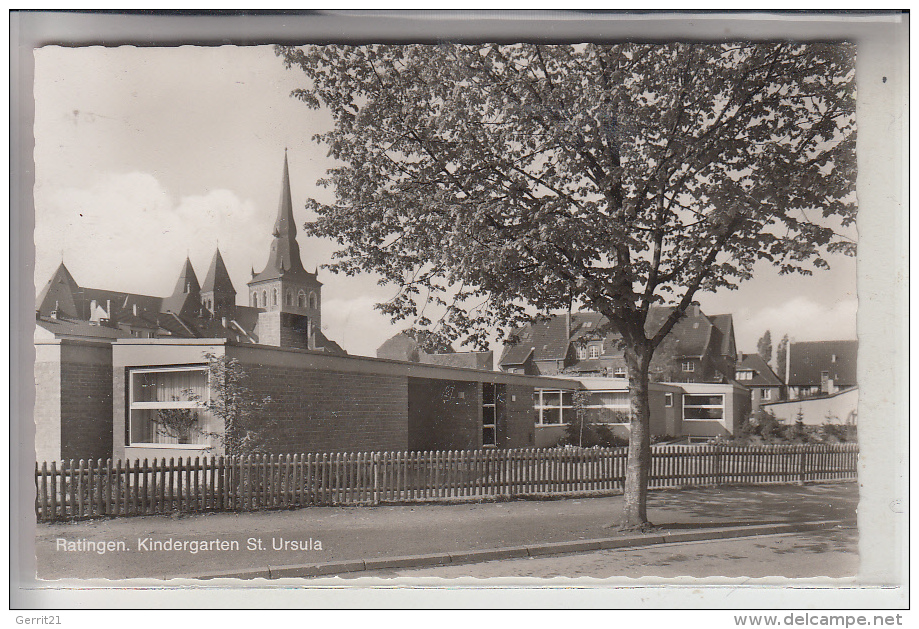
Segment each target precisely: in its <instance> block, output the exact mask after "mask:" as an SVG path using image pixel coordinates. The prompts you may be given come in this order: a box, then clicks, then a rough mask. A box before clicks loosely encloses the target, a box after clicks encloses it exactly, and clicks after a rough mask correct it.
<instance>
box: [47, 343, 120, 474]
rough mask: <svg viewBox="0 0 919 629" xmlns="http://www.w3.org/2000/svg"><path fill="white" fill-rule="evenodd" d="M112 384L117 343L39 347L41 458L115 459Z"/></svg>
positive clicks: (57, 344) (51, 459) (65, 344)
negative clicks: (113, 350) (114, 348)
mask: <svg viewBox="0 0 919 629" xmlns="http://www.w3.org/2000/svg"><path fill="white" fill-rule="evenodd" d="M111 383H112V347H111V345H109V344H107V343H92V342H85V341H76V340H67V339H63V340H60V341H56V342H52V343H47V344H42V345H40V346H37V350H36V363H35V384H36V391H37V393H36V402H35V424H36V433H35V454H36V459H37V460H39V461H60V460H67V459H107V458H109V457H111V456H112V421H111V417H112V385H111Z"/></svg>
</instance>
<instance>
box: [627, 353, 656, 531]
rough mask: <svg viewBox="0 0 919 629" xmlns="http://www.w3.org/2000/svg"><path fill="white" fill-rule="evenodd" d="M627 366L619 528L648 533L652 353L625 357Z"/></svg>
mask: <svg viewBox="0 0 919 629" xmlns="http://www.w3.org/2000/svg"><path fill="white" fill-rule="evenodd" d="M626 354H627V355H626V361H627V362H628V365H629V402H630V406H631V418H630V420H629V432H630V434H629V456H628V462H627V466H626V475H625V491H624V499H625V500H624V502H625V504H624V506H623V510H622V520H621V521H620V528H621V529H624V530H634V529H647V528H649V527H650V526H651V524H650V522H648V478H649V476H650V472H651V407H650V405H649V403H648V380H649V378H648V372H649V368H650V364H651V351H650V350H646V349H641V350H639V353H637V354H636V355H632V356H629V355H628V354H630V352H627V353H626Z"/></svg>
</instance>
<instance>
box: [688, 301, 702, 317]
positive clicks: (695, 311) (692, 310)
mask: <svg viewBox="0 0 919 629" xmlns="http://www.w3.org/2000/svg"><path fill="white" fill-rule="evenodd" d="M699 311H700V308H699V302H698V301H693V302H690V304H689V314H691V315H692V316H693V317H698V316H699Z"/></svg>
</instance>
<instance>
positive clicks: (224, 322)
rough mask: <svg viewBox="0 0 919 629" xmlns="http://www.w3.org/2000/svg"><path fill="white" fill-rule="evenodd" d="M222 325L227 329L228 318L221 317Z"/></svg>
mask: <svg viewBox="0 0 919 629" xmlns="http://www.w3.org/2000/svg"><path fill="white" fill-rule="evenodd" d="M220 325H222V326H223V327H227V318H226V317H221V318H220Z"/></svg>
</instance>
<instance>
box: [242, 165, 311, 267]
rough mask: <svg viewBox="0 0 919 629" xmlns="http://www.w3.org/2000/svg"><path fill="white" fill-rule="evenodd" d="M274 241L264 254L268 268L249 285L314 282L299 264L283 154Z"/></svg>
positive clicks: (288, 178)
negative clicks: (258, 283)
mask: <svg viewBox="0 0 919 629" xmlns="http://www.w3.org/2000/svg"><path fill="white" fill-rule="evenodd" d="M272 235H273V236H274V240H272V242H271V251H270V252H269V254H268V264H266V265H265V268H264V270H263V271H262V272H261V273H258V274H256V275H255V276H254V277H253V278H252V280H251V281H250V282H249V284H255V283H257V282H263V281H266V280H276V279H279V278H281V277H285V278H289V279H293V280H299V281H312V282H315V281H316V275H315V274H314V273H310V272H308V271H307V270H306V269H304V268H303V262H302V261H301V260H300V245H298V244H297V225H296V222H295V221H294V210H293V202H292V201H291V196H290V169H289V168H288V166H287V153H284V172H283V175H282V177H281V199H280V201H279V202H278V217H277V219H276V220H275V222H274V231H273V232H272Z"/></svg>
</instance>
